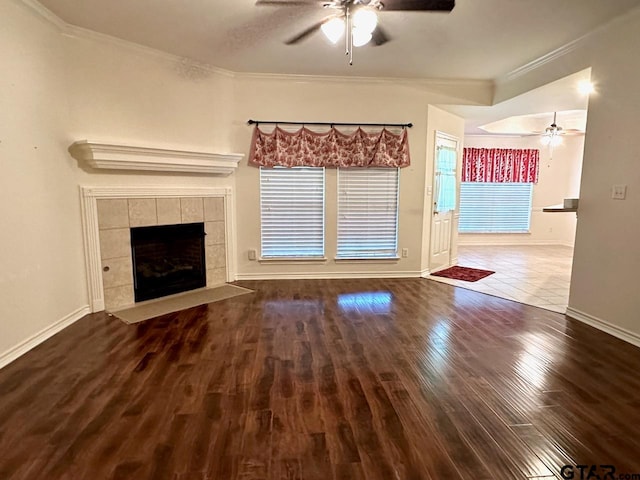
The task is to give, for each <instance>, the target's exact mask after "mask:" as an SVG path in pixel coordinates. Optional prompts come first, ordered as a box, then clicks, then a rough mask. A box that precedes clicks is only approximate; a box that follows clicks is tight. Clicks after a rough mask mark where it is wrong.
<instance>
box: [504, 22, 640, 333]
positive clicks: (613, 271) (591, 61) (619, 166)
mask: <svg viewBox="0 0 640 480" xmlns="http://www.w3.org/2000/svg"><path fill="white" fill-rule="evenodd" d="M639 31H640V9H636V10H635V11H634V12H633V13H631V14H630V15H628V16H625V17H623V18H619V19H617V20H616V21H614V22H613V23H611V24H610V25H608V26H607V27H605V28H601V29H599V30H598V31H597V32H594V33H593V34H592V35H590V36H588V37H587V38H585V39H583V40H582V41H581V42H579V43H578V44H576V45H573V46H572V47H573V48H572V49H571V50H570V51H568V52H565V54H564V55H561V56H558V57H557V58H554V59H551V60H549V61H547V62H545V63H542V64H540V65H538V66H537V68H535V69H533V70H531V71H529V72H527V73H525V74H522V75H518V76H516V77H515V78H512V79H509V80H505V81H504V82H501V83H500V84H498V86H497V91H496V98H497V99H500V100H504V99H506V98H510V97H512V96H515V95H518V94H519V93H522V92H524V91H527V90H530V89H532V88H535V87H538V86H540V85H543V84H545V83H548V82H550V81H552V80H555V79H558V78H562V77H564V76H566V75H568V74H570V73H573V72H576V71H579V70H582V69H584V68H587V67H591V68H592V71H591V75H592V80H593V81H594V83H595V85H596V90H597V92H596V93H595V94H593V95H592V96H591V99H590V101H589V119H588V123H587V135H586V137H585V146H584V160H583V169H582V182H581V186H580V207H579V215H578V224H577V229H576V244H575V251H574V263H573V273H572V281H571V295H570V298H569V309H570V312H571V314H572V315H575V316H579V317H580V318H581V319H582V320H584V321H587V322H590V323H592V324H594V325H596V326H598V327H599V328H603V329H608V330H609V331H611V332H613V333H615V334H617V335H619V336H622V337H624V338H626V339H627V340H631V341H634V342H635V343H637V344H640V314H639V312H640V295H638V280H637V272H638V271H640V246H639V245H640V244H639V243H638V238H640V215H638V211H640V135H638V132H637V129H638V128H637V124H638V116H639V114H640V90H639V89H638V86H637V79H638V77H639V76H640V56H639V55H638V53H637V44H638V32H639ZM614 184H626V185H627V186H628V190H627V199H626V200H624V201H620V200H613V199H612V198H611V186H612V185H614Z"/></svg>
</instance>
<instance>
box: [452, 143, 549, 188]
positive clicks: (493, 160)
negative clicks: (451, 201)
mask: <svg viewBox="0 0 640 480" xmlns="http://www.w3.org/2000/svg"><path fill="white" fill-rule="evenodd" d="M539 171H540V150H537V149H534V148H465V149H464V155H463V157H462V181H463V182H486V183H490V182H492V183H538V174H539Z"/></svg>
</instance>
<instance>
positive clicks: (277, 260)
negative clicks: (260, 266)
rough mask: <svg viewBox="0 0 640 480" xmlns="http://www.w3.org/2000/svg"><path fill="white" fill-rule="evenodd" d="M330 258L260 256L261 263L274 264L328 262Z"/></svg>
mask: <svg viewBox="0 0 640 480" xmlns="http://www.w3.org/2000/svg"><path fill="white" fill-rule="evenodd" d="M327 260H329V259H328V258H327V257H267V258H264V257H262V258H259V259H258V262H260V263H273V264H286V263H297V264H305V263H310V264H313V263H326V262H327Z"/></svg>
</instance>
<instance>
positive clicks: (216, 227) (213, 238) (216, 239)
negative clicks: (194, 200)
mask: <svg viewBox="0 0 640 480" xmlns="http://www.w3.org/2000/svg"><path fill="white" fill-rule="evenodd" d="M204 229H205V232H207V238H206V241H207V245H220V244H224V222H205V223H204Z"/></svg>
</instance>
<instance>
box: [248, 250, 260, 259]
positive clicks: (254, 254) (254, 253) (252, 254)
mask: <svg viewBox="0 0 640 480" xmlns="http://www.w3.org/2000/svg"><path fill="white" fill-rule="evenodd" d="M257 254H258V253H257V252H256V251H255V250H254V249H251V250H249V255H248V256H249V260H255V259H256V256H257Z"/></svg>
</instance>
